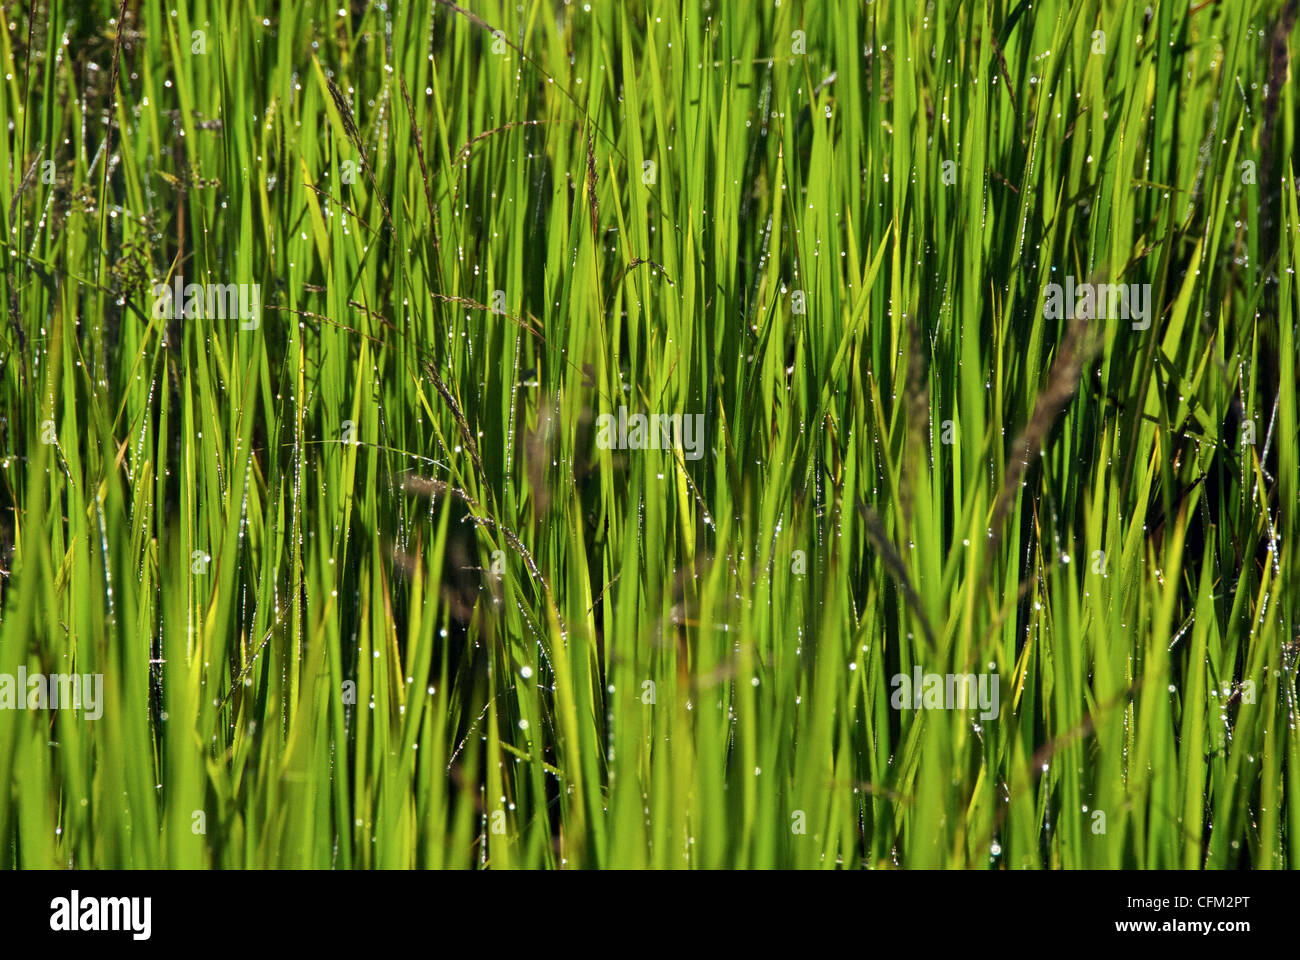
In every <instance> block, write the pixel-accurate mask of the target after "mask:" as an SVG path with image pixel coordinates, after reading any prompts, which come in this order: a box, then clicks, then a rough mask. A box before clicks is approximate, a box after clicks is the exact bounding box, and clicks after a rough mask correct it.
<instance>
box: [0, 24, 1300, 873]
mask: <svg viewBox="0 0 1300 960" xmlns="http://www.w3.org/2000/svg"><path fill="white" fill-rule="evenodd" d="M1296 22H1297V4H1296V3H1295V2H1293V0H1225V2H1213V0H1211V2H1199V3H1195V4H1192V3H1189V2H1187V0H1182V2H1157V3H1153V5H1152V7H1151V8H1150V9H1147V8H1145V5H1144V4H1140V3H1130V2H1126V0H1125V2H1121V0H1073V2H1069V0H1035V2H1033V3H1032V4H1030V3H1028V2H1016V0H961V2H959V0H935V2H928V3H921V4H917V3H914V2H904V0H874V2H866V3H863V2H848V0H842V2H829V0H781V2H771V0H764V2H756V3H748V2H740V0H734V2H733V0H713V2H712V3H710V2H707V0H682V2H680V3H667V2H664V3H660V2H653V0H591V2H590V3H584V2H572V3H569V2H563V3H561V2H557V0H522V2H513V0H511V2H505V0H501V2H498V0H481V2H479V0H472V2H471V0H465V3H464V7H463V8H461V7H456V6H453V5H452V4H451V3H448V2H445V0H433V2H429V0H416V2H409V3H408V2H405V0H398V2H394V0H389V2H388V3H387V4H384V3H377V2H367V0H350V2H349V3H348V4H347V5H344V6H342V7H340V4H339V3H338V2H335V3H330V4H323V3H310V2H303V3H298V2H294V3H283V4H278V5H277V4H270V5H262V6H260V7H259V6H257V5H252V4H248V3H244V2H227V0H221V2H217V0H180V2H174V3H161V2H158V0H121V3H120V5H119V3H118V2H117V0H112V2H110V0H85V2H83V3H78V4H69V3H66V2H60V0H48V2H47V0H32V2H31V3H22V4H17V5H11V6H10V7H9V8H8V9H7V12H6V17H5V22H4V24H3V28H0V61H2V67H3V69H2V70H0V73H2V74H3V76H4V83H3V86H2V87H0V131H4V132H3V135H0V152H3V156H0V167H2V168H3V169H4V170H6V171H7V174H8V175H7V177H6V178H5V179H4V183H3V187H0V217H3V219H4V224H5V229H4V235H3V238H0V242H2V244H3V258H4V259H3V270H2V271H0V309H2V310H3V312H4V316H5V320H4V321H3V322H2V323H0V365H2V366H0V598H2V599H0V707H5V709H0V787H3V789H0V844H2V845H0V863H2V864H3V865H4V866H6V867H22V868H32V867H56V866H73V867H144V866H167V867H268V866H274V867H340V868H349V867H434V868H437V867H466V866H472V865H481V866H489V867H493V868H503V867H562V866H569V867H577V866H582V867H685V866H691V867H770V866H792V867H834V866H845V867H857V866H866V867H891V866H900V867H976V868H990V867H992V868H1001V867H1011V868H1021V867H1142V868H1155V867H1209V868H1226V867H1238V866H1247V865H1249V866H1256V867H1263V868H1275V867H1295V866H1297V865H1300V735H1298V734H1297V730H1296V673H1295V667H1296V657H1297V651H1298V650H1300V633H1298V631H1300V624H1298V623H1297V602H1296V600H1297V597H1300V565H1298V564H1297V560H1296V549H1297V543H1298V542H1300V522H1298V521H1297V512H1298V510H1300V491H1298V489H1297V483H1298V481H1300V467H1298V462H1297V458H1298V437H1297V420H1296V401H1295V385H1296V379H1297V378H1296V338H1295V325H1296V319H1297V316H1298V315H1300V292H1298V288H1297V285H1296V274H1295V267H1296V262H1297V248H1300V215H1298V214H1297V192H1296V182H1295V167H1296V155H1297V151H1296V131H1295V121H1296V117H1297V103H1296V85H1295V82H1294V79H1293V77H1294V73H1295V64H1294V62H1293V60H1292V58H1293V57H1294V56H1295V54H1296V53H1297V44H1298V43H1300V40H1298V37H1300V30H1297V28H1296ZM188 284H194V285H196V287H195V288H194V289H195V290H196V291H197V293H195V294H194V295H193V296H191V294H190V293H189V292H187V290H186V285H188ZM1089 284H1091V285H1106V288H1107V289H1105V290H1103V291H1102V296H1101V298H1100V299H1099V300H1098V301H1097V302H1095V303H1093V304H1091V305H1090V304H1089V303H1088V302H1087V301H1085V300H1079V299H1077V298H1076V296H1075V295H1074V292H1075V291H1078V290H1081V289H1083V288H1084V286H1085V285H1089ZM227 285H230V286H227ZM1088 289H1089V290H1092V289H1093V287H1091V286H1090V287H1088ZM164 290H165V291H169V292H168V293H163V292H162V291H164ZM177 294H179V298H178V296H177ZM241 298H242V299H241ZM200 301H202V302H201V303H200ZM186 305H189V306H191V307H193V308H194V309H193V311H192V315H188V316H187V315H185V311H184V309H183V308H184V307H185V306H186ZM200 306H201V307H202V309H199V308H200ZM655 415H662V416H664V417H673V418H676V419H675V420H673V421H671V423H672V426H666V425H665V424H667V423H668V422H669V421H662V422H660V421H655V420H653V419H652V420H650V421H649V422H648V424H647V426H648V429H647V430H645V431H644V432H641V431H640V430H639V420H638V417H639V416H647V417H653V416H655ZM661 426H663V430H664V432H661V430H660V427H661ZM664 441H667V442H664ZM674 441H675V442H674ZM58 673H63V674H72V673H75V674H77V675H79V676H80V677H83V678H90V677H93V676H95V675H100V676H101V677H102V696H101V697H100V698H99V701H98V704H97V706H96V707H95V709H94V710H92V709H90V708H89V705H88V704H87V703H85V702H83V703H82V705H81V707H82V708H81V709H64V708H63V706H64V705H60V708H59V709H54V708H53V705H52V704H49V703H41V702H35V701H32V700H30V699H27V691H26V690H24V689H21V688H19V687H17V686H14V687H13V688H12V689H11V692H12V691H13V690H17V691H18V693H17V699H15V700H13V702H11V703H10V704H8V705H7V706H6V703H5V700H4V690H3V686H2V685H3V683H4V678H5V677H6V676H9V677H12V678H15V684H16V683H17V679H16V678H18V677H20V676H23V677H30V676H32V675H36V674H41V675H50V674H58ZM949 674H955V675H963V676H969V678H970V681H969V682H970V686H967V685H966V681H965V680H963V679H960V678H959V679H958V680H956V681H955V683H954V685H953V686H952V687H951V688H949V687H948V686H947V685H946V680H945V679H944V678H945V677H946V675H949ZM928 675H937V676H938V677H939V678H940V679H938V680H935V681H934V682H933V684H932V683H931V682H930V681H928V680H926V677H927V676H928ZM918 689H919V690H920V692H921V693H922V694H923V696H922V698H921V700H920V702H919V703H912V702H911V701H912V697H913V695H914V694H915V693H916V692H917V691H918ZM954 690H955V691H956V693H957V694H958V699H957V700H955V701H954V700H952V699H951V698H950V696H949V695H950V694H951V692H952V691H954ZM967 692H969V693H971V694H972V696H975V695H976V693H977V692H978V696H976V699H977V700H979V701H980V702H979V703H976V702H973V701H971V702H968V701H964V700H962V699H961V695H962V694H963V693H967ZM989 694H996V696H997V703H996V706H994V705H993V704H992V703H990V702H988V700H987V695H989ZM932 695H933V696H932ZM939 706H944V707H953V708H952V709H935V708H936V707H939ZM917 707H921V709H918V708H917ZM95 712H99V714H100V715H98V716H97V717H92V714H93V713H95Z"/></svg>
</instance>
